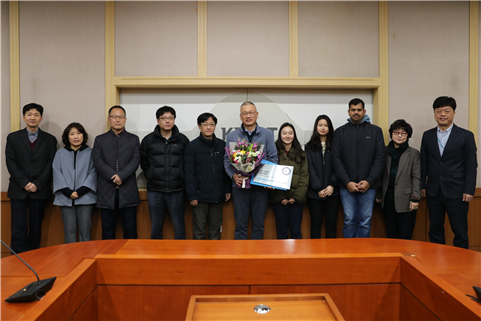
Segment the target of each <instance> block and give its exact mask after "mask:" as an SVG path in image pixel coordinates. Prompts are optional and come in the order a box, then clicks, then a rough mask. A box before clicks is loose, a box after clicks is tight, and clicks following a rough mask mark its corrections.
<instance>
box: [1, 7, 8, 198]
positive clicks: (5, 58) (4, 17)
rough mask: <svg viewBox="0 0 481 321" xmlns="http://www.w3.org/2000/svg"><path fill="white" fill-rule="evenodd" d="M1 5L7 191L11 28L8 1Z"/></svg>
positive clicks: (4, 178) (3, 169) (3, 175)
mask: <svg viewBox="0 0 481 321" xmlns="http://www.w3.org/2000/svg"><path fill="white" fill-rule="evenodd" d="M0 5H1V28H2V30H1V31H0V37H1V40H0V41H1V44H2V48H1V50H2V59H1V62H0V63H1V64H2V69H1V70H2V75H1V77H2V100H1V104H2V112H1V114H0V123H1V128H2V129H1V135H2V139H1V143H0V153H1V154H0V159H1V160H2V161H1V162H2V165H1V173H0V174H1V175H0V177H1V179H2V191H6V190H7V188H8V177H9V175H8V171H7V166H6V165H5V161H4V159H5V153H4V151H5V142H6V138H7V135H8V133H10V82H9V81H10V59H9V55H10V38H9V32H10V28H9V26H8V24H9V19H8V2H6V1H2V2H1V3H0Z"/></svg>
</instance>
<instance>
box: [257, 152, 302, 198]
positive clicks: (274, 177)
mask: <svg viewBox="0 0 481 321" xmlns="http://www.w3.org/2000/svg"><path fill="white" fill-rule="evenodd" d="M293 170H294V167H293V166H286V165H277V164H275V163H272V162H269V161H267V160H265V159H263V160H262V161H261V166H260V168H259V170H258V171H257V173H256V174H255V175H253V176H252V178H251V184H253V185H259V186H265V187H272V188H275V189H281V190H285V191H286V190H288V189H290V187H291V180H292V172H293Z"/></svg>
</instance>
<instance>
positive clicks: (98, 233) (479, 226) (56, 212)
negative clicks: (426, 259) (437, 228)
mask: <svg viewBox="0 0 481 321" xmlns="http://www.w3.org/2000/svg"><path fill="white" fill-rule="evenodd" d="M6 194H7V193H5V192H2V193H1V213H2V215H1V229H2V232H1V233H2V234H1V235H2V240H4V241H5V242H7V244H10V238H11V229H10V224H11V223H10V200H9V199H8V198H7V195H6ZM141 200H142V201H141V204H140V206H139V207H138V209H137V230H138V237H139V239H149V238H150V231H151V227H152V225H151V221H150V216H149V207H148V203H147V193H146V192H141ZM480 213H481V188H478V189H477V190H476V194H475V197H474V199H473V201H472V202H471V204H470V205H469V215H468V220H469V241H470V249H471V250H475V251H481V216H480V215H479V214H480ZM310 225H311V224H310V218H309V210H308V208H307V206H305V207H304V217H303V221H302V226H301V229H302V235H303V238H310ZM342 226H343V215H342V206H341V205H339V210H338V219H337V237H342ZM185 228H186V235H187V239H192V211H191V208H190V205H189V204H186V211H185ZM234 230H235V220H234V206H233V203H232V201H229V202H227V203H225V205H224V221H223V224H222V234H221V238H222V239H223V240H232V239H234ZM445 230H446V242H447V244H448V245H452V240H453V237H454V234H453V233H452V231H451V227H450V225H449V221H448V220H447V219H446V222H445ZM428 232H429V219H428V212H427V206H426V202H425V201H424V200H423V201H421V203H420V206H419V210H418V214H417V219H416V227H415V230H414V235H413V240H418V241H428V240H429V237H428ZM248 234H249V235H250V225H249V232H248ZM122 237H123V235H122V225H121V222H120V220H119V221H118V223H117V238H119V239H120V238H122ZM322 237H325V230H324V226H323V228H322ZM371 237H386V232H385V225H384V219H383V217H382V212H381V208H380V207H379V206H378V205H375V206H374V213H373V217H372V226H371ZM164 238H165V239H173V238H174V228H173V225H172V220H171V219H170V217H169V216H168V215H167V217H166V220H165V223H164ZM275 238H276V225H275V216H274V212H273V210H272V208H271V207H269V209H268V210H267V214H266V219H265V232H264V239H275ZM101 239H102V224H101V220H100V211H99V210H98V209H96V210H95V211H94V213H93V216H92V240H101ZM63 243H64V232H63V223H62V217H61V214H60V208H59V207H58V206H54V205H53V204H52V203H51V202H50V203H49V205H48V206H47V209H46V213H45V218H44V220H43V228H42V241H41V243H40V246H41V247H45V246H52V245H58V244H63ZM8 255H9V251H8V250H7V249H6V248H5V247H4V246H3V245H2V257H4V256H8Z"/></svg>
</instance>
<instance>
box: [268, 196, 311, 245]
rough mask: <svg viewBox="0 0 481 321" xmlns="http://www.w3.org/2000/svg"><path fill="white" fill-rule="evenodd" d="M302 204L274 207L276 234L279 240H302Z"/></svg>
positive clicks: (277, 205)
mask: <svg viewBox="0 0 481 321" xmlns="http://www.w3.org/2000/svg"><path fill="white" fill-rule="evenodd" d="M303 210H304V204H297V203H294V204H288V205H281V204H275V205H274V215H275V216H276V232H277V238H278V239H279V240H283V239H288V238H289V230H290V231H291V239H302V232H301V224H302V212H303Z"/></svg>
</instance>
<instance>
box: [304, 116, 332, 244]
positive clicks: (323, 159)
mask: <svg viewBox="0 0 481 321" xmlns="http://www.w3.org/2000/svg"><path fill="white" fill-rule="evenodd" d="M333 137H334V127H333V126H332V122H331V119H330V118H329V117H328V116H327V115H320V116H318V117H317V118H316V121H315V122H314V129H313V131H312V136H311V139H310V140H309V142H308V143H307V144H306V153H307V160H308V163H309V177H310V179H309V189H308V191H307V205H308V207H309V213H310V216H311V238H312V239H316V238H321V226H322V219H323V217H325V220H326V238H335V237H336V229H337V208H338V206H339V200H340V197H339V189H338V188H337V182H336V176H335V174H334V170H333V168H332V161H331V144H332V139H333Z"/></svg>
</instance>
